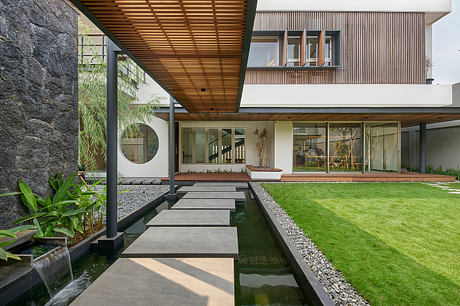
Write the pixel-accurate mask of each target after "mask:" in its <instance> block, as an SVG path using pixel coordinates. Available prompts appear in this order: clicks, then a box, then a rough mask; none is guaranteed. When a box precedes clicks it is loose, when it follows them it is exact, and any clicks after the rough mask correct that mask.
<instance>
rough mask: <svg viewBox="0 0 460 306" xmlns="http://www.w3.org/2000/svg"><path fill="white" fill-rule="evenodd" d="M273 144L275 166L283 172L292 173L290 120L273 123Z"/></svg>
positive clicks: (291, 131)
mask: <svg viewBox="0 0 460 306" xmlns="http://www.w3.org/2000/svg"><path fill="white" fill-rule="evenodd" d="M275 144H276V145H275V168H278V169H281V170H283V174H286V173H292V156H293V153H292V150H293V146H294V144H293V130H292V121H277V122H276V123H275Z"/></svg>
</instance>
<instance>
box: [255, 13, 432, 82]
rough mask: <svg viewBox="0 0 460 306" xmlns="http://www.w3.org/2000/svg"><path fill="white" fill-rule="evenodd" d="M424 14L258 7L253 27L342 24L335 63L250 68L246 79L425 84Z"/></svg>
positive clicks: (310, 27)
mask: <svg viewBox="0 0 460 306" xmlns="http://www.w3.org/2000/svg"><path fill="white" fill-rule="evenodd" d="M424 23H425V15H424V14H423V13H389V12H382V13H380V12H379V13H377V12H375V13H374V12H258V13H257V15H256V19H255V21H254V30H274V31H275V30H278V31H279V30H302V29H304V28H306V29H307V30H321V29H323V28H324V29H325V30H326V31H327V30H340V31H341V33H340V35H341V37H340V40H341V55H340V57H341V58H340V63H341V67H339V68H326V69H306V70H301V71H299V70H294V69H284V70H264V69H253V68H248V70H247V72H246V83H247V84H327V83H331V84H424V83H425V68H424V62H425V55H424V54H425V52H424V50H425V35H424V29H425V28H424Z"/></svg>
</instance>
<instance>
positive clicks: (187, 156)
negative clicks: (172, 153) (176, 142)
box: [182, 128, 193, 164]
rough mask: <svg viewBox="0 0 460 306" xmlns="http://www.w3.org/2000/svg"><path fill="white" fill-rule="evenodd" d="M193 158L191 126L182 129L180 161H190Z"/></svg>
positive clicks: (186, 162) (185, 162)
mask: <svg viewBox="0 0 460 306" xmlns="http://www.w3.org/2000/svg"><path fill="white" fill-rule="evenodd" d="M192 160H193V131H192V129H191V128H183V129H182V162H183V163H184V164H188V163H191V162H192Z"/></svg>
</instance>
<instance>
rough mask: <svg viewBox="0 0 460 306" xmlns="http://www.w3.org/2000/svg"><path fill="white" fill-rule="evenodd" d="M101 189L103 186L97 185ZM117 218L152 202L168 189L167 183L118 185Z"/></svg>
mask: <svg viewBox="0 0 460 306" xmlns="http://www.w3.org/2000/svg"><path fill="white" fill-rule="evenodd" d="M96 188H97V189H99V190H102V189H103V188H104V186H97V187H96ZM117 190H118V192H119V193H120V192H121V191H126V190H129V191H126V192H123V193H121V194H118V209H117V210H118V219H121V218H123V217H124V216H126V215H128V214H130V213H132V212H133V211H136V210H137V209H139V208H140V207H142V206H144V205H146V204H148V203H150V202H152V201H153V200H155V199H156V198H158V197H159V196H161V195H162V194H163V193H165V192H167V191H168V190H169V185H118V186H117Z"/></svg>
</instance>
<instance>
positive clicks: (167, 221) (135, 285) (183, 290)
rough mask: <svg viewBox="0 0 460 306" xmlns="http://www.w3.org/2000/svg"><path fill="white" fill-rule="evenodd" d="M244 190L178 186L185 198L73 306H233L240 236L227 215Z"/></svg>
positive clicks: (149, 227) (157, 218)
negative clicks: (235, 264) (235, 262)
mask: <svg viewBox="0 0 460 306" xmlns="http://www.w3.org/2000/svg"><path fill="white" fill-rule="evenodd" d="M132 183H138V182H132ZM140 183H142V182H140ZM144 183H145V182H144ZM247 187H248V185H247V183H244V184H242V183H199V184H195V185H194V186H185V187H182V188H180V189H179V192H181V193H185V195H184V196H183V198H182V199H181V200H179V201H178V202H177V203H176V204H174V205H173V206H172V209H171V210H163V211H162V212H160V213H159V214H158V215H157V216H155V217H154V218H153V219H152V220H150V221H149V222H148V223H147V225H146V226H147V230H146V231H145V232H144V233H143V234H142V235H140V236H139V237H138V238H137V239H136V240H135V241H134V242H133V243H132V244H131V245H130V246H129V247H128V248H127V249H126V250H124V251H123V252H122V253H121V255H120V257H121V258H119V259H118V260H117V261H115V263H113V264H112V265H111V266H110V267H109V268H108V269H107V270H106V271H105V272H104V273H103V274H102V275H101V276H100V277H99V278H98V279H96V281H95V282H93V283H92V284H91V285H90V286H89V287H88V288H87V289H86V290H85V291H84V292H83V293H82V294H81V295H80V296H79V297H78V298H77V299H76V300H75V301H74V302H73V303H72V305H103V306H104V305H166V306H167V305H219V306H220V305H222V306H225V305H234V304H235V298H234V260H235V259H238V235H237V229H236V227H230V212H231V211H235V204H236V201H239V202H244V201H245V199H246V197H245V194H244V192H237V191H236V188H247Z"/></svg>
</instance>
